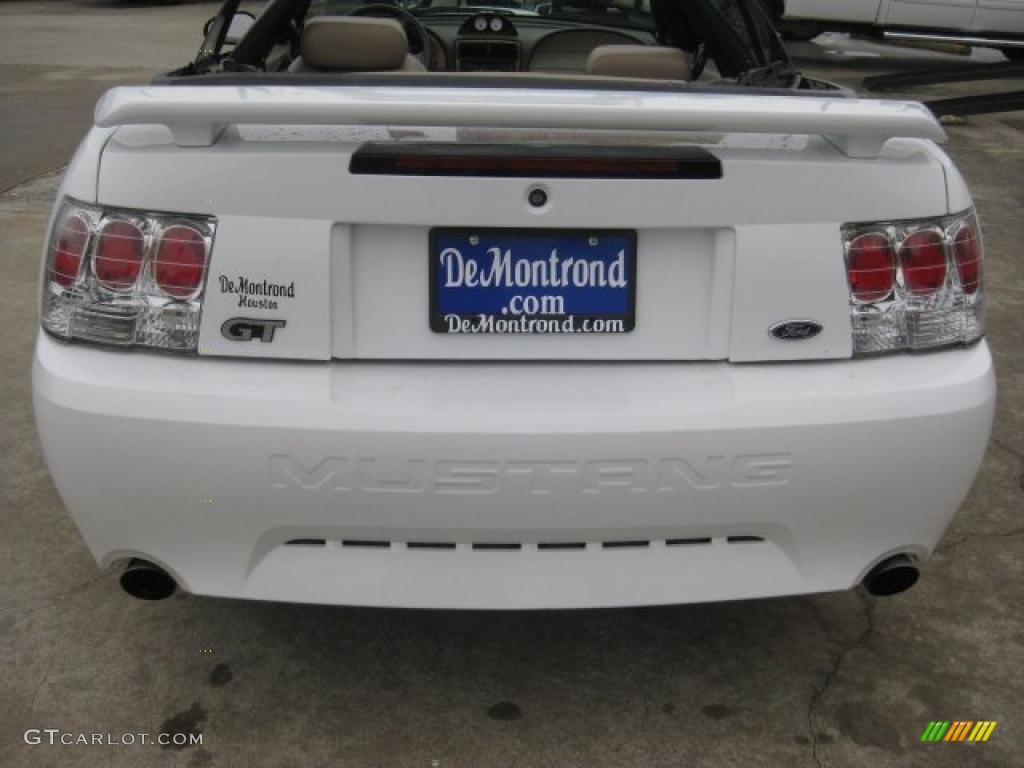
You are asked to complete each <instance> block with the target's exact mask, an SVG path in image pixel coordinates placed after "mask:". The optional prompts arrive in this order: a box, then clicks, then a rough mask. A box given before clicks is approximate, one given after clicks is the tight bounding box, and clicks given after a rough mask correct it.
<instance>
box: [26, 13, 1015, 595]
mask: <svg viewBox="0 0 1024 768" xmlns="http://www.w3.org/2000/svg"><path fill="white" fill-rule="evenodd" d="M514 5H515V7H506V8H495V7H493V6H491V7H488V8H486V9H481V8H478V7H462V6H454V5H447V6H444V7H436V6H432V5H429V4H427V5H423V6H420V7H416V8H401V7H398V6H392V5H372V6H359V7H352V6H344V5H341V4H338V3H331V2H319V1H318V0H312V2H310V1H309V0H273V2H271V3H270V4H269V5H268V6H267V7H266V9H265V10H264V11H263V12H262V14H261V15H260V16H259V18H257V19H255V21H251V20H250V24H249V27H248V31H247V32H245V34H244V36H242V37H241V39H240V40H239V42H238V43H237V45H235V46H234V47H233V48H232V49H231V50H230V51H226V49H225V46H224V40H225V39H226V38H227V37H228V31H229V28H230V24H231V20H232V18H233V17H235V10H236V7H237V0H228V2H227V3H226V4H225V6H224V8H223V9H222V10H221V12H220V13H219V14H218V16H217V17H215V18H214V19H213V20H212V22H211V23H210V24H209V25H208V29H207V38H206V41H205V42H204V43H203V49H202V51H201V52H200V54H199V56H198V57H197V60H196V61H195V62H194V63H193V64H191V65H189V66H188V67H185V68H183V69H181V70H179V71H176V72H173V73H169V74H168V75H165V76H161V77H159V78H157V80H156V81H155V82H154V83H153V84H151V85H149V86H144V87H130V88H115V89H113V90H111V91H110V92H109V93H107V94H106V95H105V96H104V97H103V99H102V100H101V101H100V103H99V104H98V106H97V108H96V115H95V125H94V127H93V128H92V129H91V130H90V132H89V133H88V135H87V136H86V137H85V139H84V141H83V143H82V145H81V148H80V149H79V151H78V153H77V154H76V156H75V158H74V160H73V161H72V163H71V165H70V166H69V168H68V169H67V173H66V175H65V178H64V183H63V186H62V188H61V190H60V193H59V199H58V201H57V204H56V206H55V210H54V213H53V218H52V221H51V224H50V235H49V238H48V242H47V244H46V246H45V252H44V254H43V259H42V261H43V264H42V271H41V297H42V298H41V326H42V332H41V333H40V334H39V339H38V344H37V347H36V352H35V362H34V377H33V388H34V398H35V409H36V418H37V421H38V426H39V432H40V435H41V438H42V443H43V448H44V450H45V455H46V459H47V462H48V464H49V468H50V471H51V472H52V475H53V478H54V481H55V483H56V485H57V488H58V489H59V491H60V494H61V496H62V498H63V499H64V501H65V502H66V504H67V506H68V508H69V510H70V512H71V514H72V516H73V517H74V519H75V521H76V522H77V524H78V526H79V528H80V530H81V532H82V535H83V537H84V539H85V541H86V543H87V544H88V546H89V548H90V550H91V551H92V553H93V554H94V555H95V557H96V559H97V560H98V562H99V563H100V564H101V565H103V566H112V565H114V564H119V565H120V564H125V563H127V565H126V567H125V570H124V571H123V573H122V584H123V586H124V587H125V589H126V590H128V591H129V592H130V593H131V594H134V595H136V596H138V597H143V598H149V599H157V598H161V597H166V596H167V595H169V594H171V593H172V592H173V590H174V589H175V587H176V586H179V585H180V587H181V588H183V589H185V590H188V591H190V592H193V593H197V594H203V595H219V596H229V597H237V598H254V599H262V600H283V601H296V602H317V603H334V604H346V605H376V606H415V607H431V608H492V609H497V608H576V607H591V606H622V605H638V604H665V603H685V602H695V601H715V600H731V599H739V598H753V597H766V596H773V595H792V594H801V593H811V592H821V591H827V590H843V589H848V588H850V587H852V586H854V585H858V584H864V586H865V587H866V588H867V589H868V590H869V591H870V592H871V593H873V594H876V595H882V594H893V593H896V592H899V591H902V590H903V589H906V588H907V587H909V586H910V585H912V584H913V583H914V582H915V581H916V579H917V577H918V569H919V565H920V563H921V562H922V561H924V560H925V559H926V558H927V557H928V556H929V554H930V553H931V552H933V551H934V549H935V547H936V544H937V543H938V542H939V540H940V538H941V536H942V534H943V531H944V529H945V528H946V526H947V524H948V523H949V521H950V519H951V517H952V516H953V514H954V513H955V512H956V510H957V508H958V507H959V505H960V504H961V502H962V501H963V499H964V496H965V494H966V493H967V491H968V489H969V488H970V486H971V483H972V481H973V479H974V476H975V474H976V472H977V470H978V467H979V464H980V462H981V460H982V455H983V453H984V451H985V447H986V443H987V441H988V436H989V431H990V428H991V421H992V415H993V406H994V398H995V381H994V377H993V370H992V360H991V357H990V354H989V349H988V347H987V346H986V344H985V341H984V340H983V333H984V321H983V310H984V290H983V278H982V245H981V236H980V231H979V226H978V220H977V218H976V216H975V212H974V209H973V206H972V202H971V197H970V194H969V193H968V190H967V188H966V186H965V184H964V181H963V179H962V177H961V175H960V174H959V173H958V172H957V169H956V167H955V166H954V165H953V163H952V162H951V161H950V159H949V158H948V157H947V156H946V155H945V154H944V153H943V151H942V150H941V149H940V148H939V146H938V145H939V144H940V143H941V142H942V141H943V140H944V138H945V137H944V134H943V130H942V128H941V127H940V126H939V125H938V123H937V122H936V121H935V120H934V119H933V117H932V116H931V114H930V113H928V112H927V111H926V110H925V109H924V108H923V107H921V106H920V105H918V104H914V103H905V102H895V101H870V100H860V99H858V98H856V97H854V96H853V95H852V94H851V93H849V92H846V91H843V90H840V89H838V88H836V87H834V86H830V85H829V84H827V83H822V82H817V81H814V80H812V79H809V78H806V77H804V76H802V75H801V74H800V73H799V72H797V71H795V70H794V68H793V67H792V65H791V64H790V63H789V61H788V60H787V58H786V54H785V51H784V50H783V48H782V47H781V45H780V43H779V41H778V37H777V35H776V34H775V33H774V31H773V29H772V28H771V25H770V23H769V21H768V18H767V15H766V13H765V12H764V10H763V8H762V6H761V5H760V4H759V1H758V0H699V1H696V0H655V3H654V6H653V11H654V13H653V15H652V14H650V13H648V12H647V11H646V10H644V8H642V7H640V6H639V5H635V4H630V3H626V4H619V3H610V2H601V1H598V2H594V1H593V0H564V1H563V2H554V3H544V4H541V5H531V4H530V3H529V2H526V3H525V4H524V5H520V4H519V2H518V0H516V1H515V3H514ZM235 18H236V21H237V18H239V17H235ZM702 70H704V74H703V75H701V72H702Z"/></svg>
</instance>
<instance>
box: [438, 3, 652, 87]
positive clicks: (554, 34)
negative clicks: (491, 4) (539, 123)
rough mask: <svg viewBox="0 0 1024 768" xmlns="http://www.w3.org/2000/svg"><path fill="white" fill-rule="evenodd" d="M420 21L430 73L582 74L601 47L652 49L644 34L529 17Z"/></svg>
mask: <svg viewBox="0 0 1024 768" xmlns="http://www.w3.org/2000/svg"><path fill="white" fill-rule="evenodd" d="M421 21H422V22H423V25H424V26H425V27H426V29H427V31H428V32H429V33H430V37H431V42H432V44H433V52H432V56H431V66H430V69H431V70H432V71H450V72H550V73H553V74H583V73H584V72H586V68H587V57H588V56H589V55H590V52H591V51H592V50H593V49H594V48H596V47H598V46H600V45H638V44H639V45H654V44H655V43H654V35H653V34H652V33H650V32H645V31H644V30H631V29H630V30H621V31H619V30H609V29H608V28H607V27H598V26H592V25H588V24H583V23H581V24H578V25H574V24H573V23H572V22H566V21H564V20H559V21H558V24H557V28H555V29H553V28H552V27H553V26H554V25H553V23H552V22H551V21H546V20H545V19H543V18H535V17H530V16H518V17H512V16H509V15H504V14H499V13H478V14H475V15H473V16H470V17H468V18H466V17H465V16H461V15H460V16H459V17H458V18H451V19H449V18H437V17H427V18H422V19H421Z"/></svg>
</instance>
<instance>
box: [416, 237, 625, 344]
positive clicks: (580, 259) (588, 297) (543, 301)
mask: <svg viewBox="0 0 1024 768" xmlns="http://www.w3.org/2000/svg"><path fill="white" fill-rule="evenodd" d="M635 304H636V232H634V231H632V230H621V229H620V230H568V229H559V230H530V229H462V228H460V229H451V228H440V227H439V228H435V229H432V230H431V231H430V328H431V330H433V331H435V332H436V333H466V334H476V333H538V334H572V333H629V332H630V331H632V330H633V326H634V324H635V320H636V307H635Z"/></svg>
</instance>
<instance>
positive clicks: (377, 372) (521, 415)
mask: <svg viewBox="0 0 1024 768" xmlns="http://www.w3.org/2000/svg"><path fill="white" fill-rule="evenodd" d="M33 393H34V400H35V409H36V418H37V422H38V426H39V432H40V435H41V438H42V443H43V448H44V452H45V455H46V459H47V462H48V464H49V468H50V471H51V473H52V475H53V478H54V480H55V482H56V485H57V488H58V489H59V491H60V493H61V495H62V497H63V499H64V501H65V503H66V504H67V506H68V508H69V509H70V511H71V514H72V516H73V517H74V519H75V521H76V522H77V524H78V526H79V528H80V530H81V532H82V534H83V536H84V538H85V540H86V542H87V544H88V546H89V548H90V549H91V551H92V553H93V555H94V556H95V557H96V558H97V560H98V561H99V562H100V563H101V564H104V565H106V564H109V563H111V562H112V561H114V560H116V559H118V558H121V557H126V556H141V557H144V558H146V559H149V560H152V561H154V562H157V563H159V564H161V565H163V566H164V567H166V568H167V569H168V570H169V571H170V572H171V573H172V574H173V575H174V576H175V577H176V578H177V579H178V581H179V583H180V584H181V585H182V586H183V587H184V588H186V589H188V590H190V591H192V592H196V593H200V594H207V595H221V596H231V597H242V598H254V599H265V600H285V601H295V602H317V603H336V604H348V605H380V606H410V607H438V608H440V607H444V608H563V607H595V606H617V605H639V604H661V603H683V602H700V601H713V600H729V599H738V598H751V597H764V596H772V595H784V594H798V593H808V592H819V591H827V590H837V589H845V588H848V587H850V586H852V585H854V584H856V583H857V582H858V581H859V580H860V579H861V577H862V576H863V574H864V573H865V572H866V570H867V569H868V568H870V567H871V566H872V565H873V564H874V563H876V562H878V561H879V560H880V559H882V558H884V557H886V556H888V555H890V554H892V553H896V552H909V553H912V554H915V555H918V556H922V557H923V556H927V555H928V554H929V553H930V552H931V550H932V549H933V548H934V546H935V544H936V543H937V541H938V540H939V538H940V536H941V535H942V532H943V530H944V529H945V527H946V526H947V524H948V523H949V520H950V518H951V517H952V515H953V514H954V513H955V512H956V510H957V508H958V507H959V505H960V503H961V502H962V500H963V498H964V496H965V495H966V493H967V491H968V489H969V487H970V485H971V482H972V481H973V479H974V476H975V474H976V472H977V470H978V467H979V465H980V462H981V459H982V456H983V454H984V450H985V446H986V443H987V441H988V436H989V431H990V428H991V422H992V415H993V410H994V404H995V380H994V376H993V370H992V361H991V357H990V354H989V350H988V347H987V346H986V345H985V344H984V343H982V344H979V345H977V346H974V347H971V348H968V349H961V350H953V351H946V352H941V353H936V354H930V355H921V356H894V357H887V358H879V359H875V360H858V361H856V362H853V361H834V362H818V363H807V364H803V363H800V364H779V365H767V364H760V365H730V364H726V363H692V364H631V363H623V364H605V365H598V364H551V363H543V364H511V363H506V364H442V363H436V364H423V363H417V364H405V363H340V362H336V363H327V364H298V363H267V362H251V361H238V360H230V361H229V360H215V359H175V358H170V357H161V356H156V355H152V354H138V353H122V352H116V351H107V350H102V349H97V348H90V347H86V346H76V345H65V344H62V343H60V342H56V341H54V340H52V339H50V338H49V337H47V336H45V335H42V336H40V339H39V341H38V344H37V348H36V358H35V365H34V374H33ZM297 539H305V540H309V539H317V540H319V539H322V540H324V542H325V543H324V544H322V545H310V544H303V545H298V544H287V543H286V542H289V541H294V540H297ZM752 539H760V540H759V541H757V540H752ZM680 540H685V541H686V542H687V543H679V541H680ZM343 542H347V543H343ZM352 542H375V543H381V544H383V545H382V546H374V547H367V546H353V545H352ZM410 542H411V543H414V544H415V543H433V544H444V545H454V546H453V547H452V546H446V547H445V548H430V549H424V548H410V546H409V543H410ZM567 543H573V544H577V543H578V544H583V545H585V546H583V548H577V549H565V548H555V547H552V546H551V545H553V544H567ZM623 543H631V544H632V545H630V546H625V545H623ZM481 544H484V545H508V546H509V547H512V548H502V549H495V548H479V546H478V547H477V548H474V545H481ZM608 544H615V545H617V546H607V545H608Z"/></svg>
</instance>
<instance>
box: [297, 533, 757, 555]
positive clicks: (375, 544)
mask: <svg viewBox="0 0 1024 768" xmlns="http://www.w3.org/2000/svg"><path fill="white" fill-rule="evenodd" d="M328 541H329V540H328V539H312V538H310V539H289V540H288V541H286V542H285V546H288V547H324V546H326V545H327V544H328ZM331 541H333V542H334V544H335V545H336V546H337V545H340V546H342V547H344V548H346V549H391V548H392V546H394V545H398V546H399V547H401V546H403V545H404V546H405V548H406V549H434V550H446V551H454V550H457V549H459V548H460V545H459V544H458V543H456V542H454V541H406V542H395V541H388V540H387V539H341V540H340V541H337V540H331ZM764 542H765V539H764V538H763V537H761V536H749V535H738V536H726V537H715V538H712V537H710V536H700V537H693V538H685V539H663V540H659V541H651V540H648V539H622V540H612V541H601V542H586V541H541V542H537V543H533V542H519V541H475V542H472V544H470V545H469V546H470V548H471V549H472V550H473V551H474V552H521V551H523V550H526V549H533V548H536V549H537V550H538V551H540V552H566V551H580V550H586V549H588V548H589V547H591V546H593V547H597V546H598V545H600V548H601V549H648V548H650V547H651V546H652V545H657V544H661V543H663V544H664V545H665V546H666V547H694V546H710V545H712V544H716V543H717V544H718V545H725V544H763V543H764ZM462 546H466V545H462Z"/></svg>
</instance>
